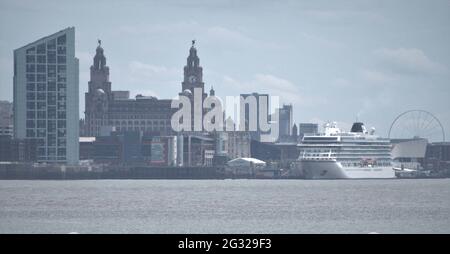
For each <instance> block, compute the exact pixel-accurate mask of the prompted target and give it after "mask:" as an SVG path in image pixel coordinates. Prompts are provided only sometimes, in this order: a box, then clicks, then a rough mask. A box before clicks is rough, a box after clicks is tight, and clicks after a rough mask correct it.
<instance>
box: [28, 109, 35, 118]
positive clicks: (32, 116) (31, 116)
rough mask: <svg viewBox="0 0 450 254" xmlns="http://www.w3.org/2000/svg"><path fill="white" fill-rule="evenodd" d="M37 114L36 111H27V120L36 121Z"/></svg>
mask: <svg viewBox="0 0 450 254" xmlns="http://www.w3.org/2000/svg"><path fill="white" fill-rule="evenodd" d="M35 118H36V114H35V112H34V111H27V119H35Z"/></svg>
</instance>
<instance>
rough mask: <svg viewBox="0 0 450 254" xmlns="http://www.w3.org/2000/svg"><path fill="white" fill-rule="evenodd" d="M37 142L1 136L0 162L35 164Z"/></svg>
mask: <svg viewBox="0 0 450 254" xmlns="http://www.w3.org/2000/svg"><path fill="white" fill-rule="evenodd" d="M36 145H37V144H36V140H34V139H14V138H12V137H11V136H9V135H2V136H0V161H3V162H35V161H36V160H37V155H36Z"/></svg>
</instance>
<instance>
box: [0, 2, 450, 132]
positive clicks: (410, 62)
mask: <svg viewBox="0 0 450 254" xmlns="http://www.w3.org/2000/svg"><path fill="white" fill-rule="evenodd" d="M69 26H75V30H76V56H77V57H78V58H79V59H80V112H83V111H84V93H85V92H86V91H87V82H88V80H89V67H90V65H91V64H92V57H93V55H94V53H95V48H96V46H97V39H101V40H102V46H103V48H104V50H105V55H106V57H107V65H108V66H109V67H110V80H111V82H112V87H113V89H114V90H130V91H131V94H132V95H136V94H144V95H154V96H157V97H159V98H173V97H174V96H175V95H176V94H177V93H178V92H179V91H180V90H181V81H182V78H183V66H184V65H185V64H186V57H187V55H188V50H189V47H190V44H191V40H192V39H196V40H197V43H196V45H197V49H198V55H199V57H200V64H201V66H202V67H203V70H204V82H205V84H206V88H207V90H209V88H210V86H213V87H214V89H215V90H216V95H218V96H226V95H239V94H240V93H247V92H261V93H270V94H271V95H277V96H280V97H281V99H282V100H284V101H285V102H290V103H292V104H293V106H294V120H295V122H311V121H312V122H323V121H327V120H331V121H337V122H338V123H340V124H341V125H342V127H345V128H348V127H349V124H350V123H351V122H353V121H354V120H356V118H358V120H361V121H364V122H365V123H366V124H367V125H369V126H375V128H376V129H377V130H378V132H379V134H380V135H383V136H387V131H388V129H389V126H390V124H391V122H392V120H393V119H394V118H395V116H396V115H398V114H400V113H401V112H403V111H405V110H409V109H424V110H428V111H430V112H432V113H433V114H434V115H436V116H437V117H438V118H439V119H440V120H441V122H442V123H443V125H444V128H445V129H446V130H447V131H450V113H449V109H450V88H449V85H450V83H449V78H450V69H449V68H450V46H449V45H450V1H449V0H434V1H433V0H432V1H423V0H417V1H414V0H406V1H399V0H397V1H392V0H387V1H365V0H355V1H334V0H333V1H317V0H316V1H260V0H258V1H226V0H219V1H210V0H204V1H201V0H191V1H154V2H152V1H97V0H96V1H67V2H66V1H46V0H40V1H22V0H0V87H1V91H0V100H10V101H11V100H12V97H13V88H12V84H13V50H14V49H16V48H19V47H21V46H23V45H25V44H27V43H29V42H32V41H35V40H37V39H39V38H41V37H43V36H46V35H49V34H52V33H54V32H57V31H59V30H62V29H64V28H66V27H69ZM80 116H81V117H84V115H83V114H81V115H80Z"/></svg>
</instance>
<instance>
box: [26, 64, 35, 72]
mask: <svg viewBox="0 0 450 254" xmlns="http://www.w3.org/2000/svg"><path fill="white" fill-rule="evenodd" d="M27 72H31V73H34V72H36V66H35V65H34V64H27Z"/></svg>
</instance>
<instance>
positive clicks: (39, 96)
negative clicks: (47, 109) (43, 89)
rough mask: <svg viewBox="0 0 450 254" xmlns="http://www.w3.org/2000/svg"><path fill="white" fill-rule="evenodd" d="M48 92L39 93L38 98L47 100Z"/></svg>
mask: <svg viewBox="0 0 450 254" xmlns="http://www.w3.org/2000/svg"><path fill="white" fill-rule="evenodd" d="M45 97H46V94H45V93H37V99H38V100H45Z"/></svg>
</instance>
